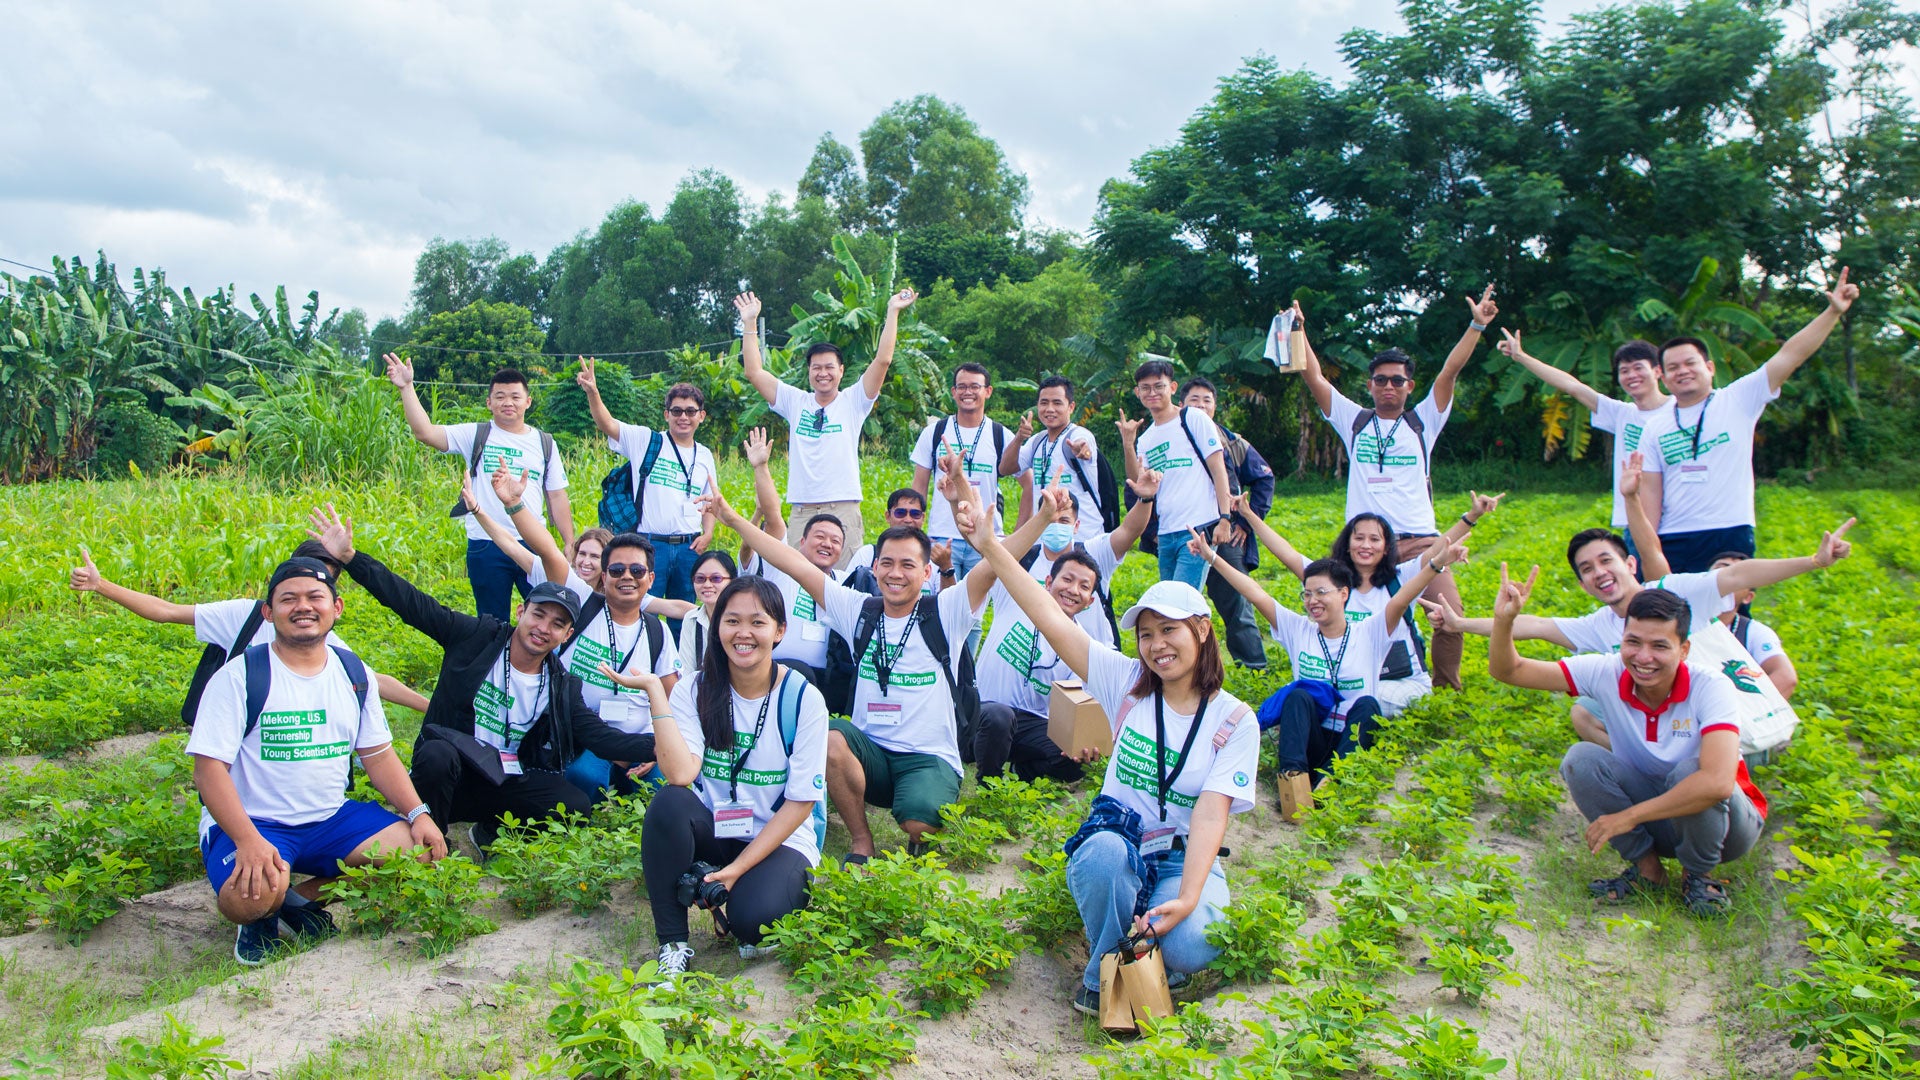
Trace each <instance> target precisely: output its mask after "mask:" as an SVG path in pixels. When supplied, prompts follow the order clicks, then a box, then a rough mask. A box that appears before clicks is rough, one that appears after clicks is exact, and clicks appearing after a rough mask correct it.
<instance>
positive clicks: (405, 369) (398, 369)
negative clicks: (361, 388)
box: [380, 353, 413, 390]
mask: <svg viewBox="0 0 1920 1080" xmlns="http://www.w3.org/2000/svg"><path fill="white" fill-rule="evenodd" d="M380 359H382V360H385V361H386V362H387V381H388V382H391V383H392V384H393V385H395V386H397V387H400V388H401V389H403V390H404V389H406V388H407V387H409V386H412V385H413V361H411V360H402V359H400V357H398V356H396V355H394V354H393V353H387V354H386V355H384V356H382V357H381V358H380Z"/></svg>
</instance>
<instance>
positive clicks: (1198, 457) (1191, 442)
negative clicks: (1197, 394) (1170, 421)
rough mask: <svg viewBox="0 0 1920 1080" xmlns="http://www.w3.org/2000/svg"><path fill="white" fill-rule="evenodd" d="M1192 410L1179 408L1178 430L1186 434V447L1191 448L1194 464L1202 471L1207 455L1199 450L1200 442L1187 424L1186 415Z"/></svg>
mask: <svg viewBox="0 0 1920 1080" xmlns="http://www.w3.org/2000/svg"><path fill="white" fill-rule="evenodd" d="M1192 410H1193V406H1191V405H1182V406H1180V430H1181V431H1184V432H1186V433H1187V445H1188V446H1191V447H1193V460H1194V464H1196V465H1198V466H1200V467H1201V468H1202V469H1204V468H1206V467H1207V455H1206V454H1204V453H1202V452H1201V450H1200V440H1199V439H1196V438H1194V437H1193V428H1192V427H1191V426H1189V425H1188V424H1187V413H1189V412H1191V411H1192Z"/></svg>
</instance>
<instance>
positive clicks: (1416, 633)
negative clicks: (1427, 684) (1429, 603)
mask: <svg viewBox="0 0 1920 1080" xmlns="http://www.w3.org/2000/svg"><path fill="white" fill-rule="evenodd" d="M1387 588H1389V589H1391V590H1393V591H1392V592H1391V593H1389V594H1388V595H1390V596H1397V595H1399V593H1400V571H1398V570H1395V571H1394V572H1393V581H1391V582H1390V583H1388V585H1387ZM1418 606H1420V605H1419V602H1418V601H1417V600H1416V601H1415V602H1414V603H1413V604H1412V605H1409V606H1408V608H1407V610H1406V611H1404V612H1402V613H1401V614H1400V621H1401V622H1404V623H1406V624H1407V634H1408V635H1409V636H1411V637H1412V638H1413V659H1414V662H1415V663H1417V664H1419V665H1420V670H1422V671H1425V670H1427V639H1426V637H1425V636H1424V635H1422V634H1421V633H1420V623H1419V620H1417V619H1415V618H1414V617H1413V609H1414V608H1416V607H1418Z"/></svg>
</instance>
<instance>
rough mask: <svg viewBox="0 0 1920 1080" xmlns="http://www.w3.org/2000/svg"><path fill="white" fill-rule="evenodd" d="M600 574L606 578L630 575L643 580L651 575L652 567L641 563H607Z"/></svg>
mask: <svg viewBox="0 0 1920 1080" xmlns="http://www.w3.org/2000/svg"><path fill="white" fill-rule="evenodd" d="M600 573H601V574H603V575H605V576H607V577H626V576H627V575H628V574H632V575H633V576H634V577H637V578H643V577H646V576H647V575H648V574H651V573H653V567H651V566H648V565H647V564H646V563H643V562H617V563H608V564H607V565H606V567H605V568H603V569H602V570H601V571H600Z"/></svg>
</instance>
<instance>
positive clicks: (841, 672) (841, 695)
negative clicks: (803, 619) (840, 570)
mask: <svg viewBox="0 0 1920 1080" xmlns="http://www.w3.org/2000/svg"><path fill="white" fill-rule="evenodd" d="M840 584H842V585H845V586H846V587H847V588H849V589H852V590H854V591H855V592H863V593H866V594H867V595H868V596H874V597H877V596H879V595H880V582H879V581H878V580H876V579H875V578H874V576H873V567H871V566H854V567H849V568H848V569H847V574H846V576H845V577H843V578H841V579H840ZM820 674H821V679H820V681H821V682H823V683H825V684H826V685H825V686H822V687H821V688H820V696H822V697H824V698H826V699H827V711H828V712H830V713H834V714H837V715H839V716H847V715H849V714H851V713H852V712H853V682H854V680H855V679H856V678H858V677H859V674H860V672H859V671H858V669H857V666H856V665H855V664H854V661H853V646H851V645H849V644H847V639H846V638H844V637H841V636H840V634H839V632H838V631H834V630H830V631H828V632H827V666H826V670H825V671H822V672H821V673H820Z"/></svg>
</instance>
